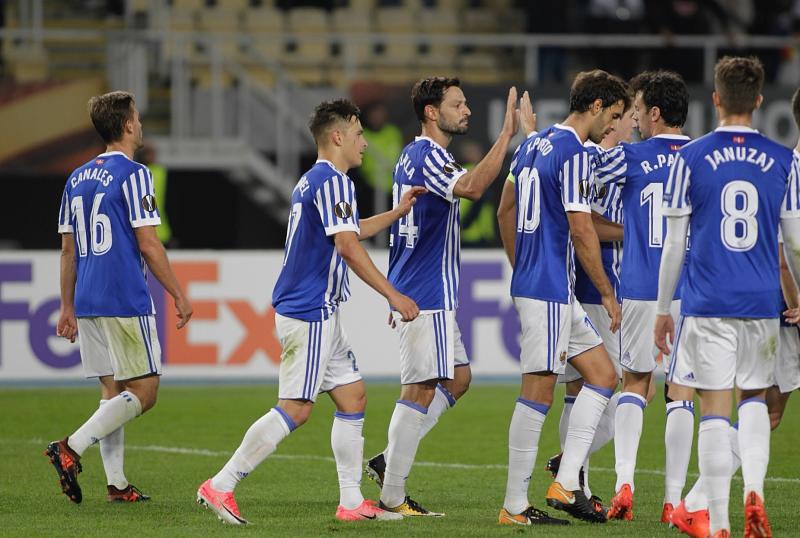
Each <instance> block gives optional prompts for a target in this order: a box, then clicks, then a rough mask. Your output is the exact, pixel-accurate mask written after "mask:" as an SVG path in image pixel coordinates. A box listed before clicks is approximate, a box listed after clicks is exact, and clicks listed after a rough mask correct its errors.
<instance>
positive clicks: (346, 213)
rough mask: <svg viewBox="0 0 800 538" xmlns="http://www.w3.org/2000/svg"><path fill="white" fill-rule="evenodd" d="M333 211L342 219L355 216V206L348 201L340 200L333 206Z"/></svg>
mask: <svg viewBox="0 0 800 538" xmlns="http://www.w3.org/2000/svg"><path fill="white" fill-rule="evenodd" d="M333 213H334V214H335V215H336V216H337V217H339V218H340V219H343V220H344V219H349V218H350V217H352V216H353V208H352V207H350V204H348V203H347V202H339V203H338V204H336V205H335V206H333Z"/></svg>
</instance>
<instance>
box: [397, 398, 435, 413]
mask: <svg viewBox="0 0 800 538" xmlns="http://www.w3.org/2000/svg"><path fill="white" fill-rule="evenodd" d="M397 403H399V404H400V405H405V406H406V407H410V408H411V409H413V410H415V411H419V412H420V413H422V414H423V415H427V414H428V408H427V407H422V406H421V405H419V404H416V403H414V402H411V401H409V400H397Z"/></svg>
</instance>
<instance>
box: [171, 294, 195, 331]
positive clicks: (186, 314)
mask: <svg viewBox="0 0 800 538" xmlns="http://www.w3.org/2000/svg"><path fill="white" fill-rule="evenodd" d="M175 310H176V312H175V315H176V316H178V323H176V324H175V327H177V328H178V329H181V328H183V326H184V325H186V324H187V323H189V320H190V319H191V317H192V314H194V310H193V309H192V303H190V302H189V299H187V298H186V297H185V296H183V295H181V296H179V297H178V298H176V299H175Z"/></svg>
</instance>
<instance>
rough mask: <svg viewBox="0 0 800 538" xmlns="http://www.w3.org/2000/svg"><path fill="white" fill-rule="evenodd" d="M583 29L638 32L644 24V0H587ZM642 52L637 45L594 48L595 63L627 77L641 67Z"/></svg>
mask: <svg viewBox="0 0 800 538" xmlns="http://www.w3.org/2000/svg"><path fill="white" fill-rule="evenodd" d="M587 4H588V5H587V6H586V11H585V13H586V16H585V19H584V21H583V31H584V32H586V33H587V34H639V33H642V32H643V31H645V30H646V28H645V20H646V19H645V4H644V0H588V2H587ZM640 64H641V52H640V51H639V50H638V49H635V48H631V49H624V52H623V53H622V54H620V51H619V50H618V49H614V48H605V47H603V48H598V49H595V54H594V65H593V66H585V67H587V68H589V67H599V68H600V69H605V70H606V71H609V72H611V73H614V74H617V75H621V76H622V77H623V78H626V79H627V78H629V77H631V76H633V75H634V74H635V73H637V72H638V71H640Z"/></svg>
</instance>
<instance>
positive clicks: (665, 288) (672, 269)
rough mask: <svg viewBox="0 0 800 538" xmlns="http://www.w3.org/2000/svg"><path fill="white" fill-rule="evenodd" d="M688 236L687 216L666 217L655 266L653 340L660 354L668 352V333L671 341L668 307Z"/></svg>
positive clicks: (672, 338)
mask: <svg viewBox="0 0 800 538" xmlns="http://www.w3.org/2000/svg"><path fill="white" fill-rule="evenodd" d="M688 235H689V215H679V216H667V236H666V237H665V238H664V248H663V250H662V251H661V266H660V267H659V268H658V303H657V307H656V308H657V310H656V315H657V317H656V327H655V342H656V346H658V349H660V350H661V352H662V353H664V354H666V355H669V353H670V348H669V346H668V345H667V335H669V337H670V338H669V339H670V343H672V342H674V337H675V335H674V322H673V320H672V315H671V314H670V309H671V307H672V298H673V297H675V288H676V287H677V286H678V280H679V279H680V276H681V270H682V269H683V260H684V258H685V257H686V238H687V237H688Z"/></svg>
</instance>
